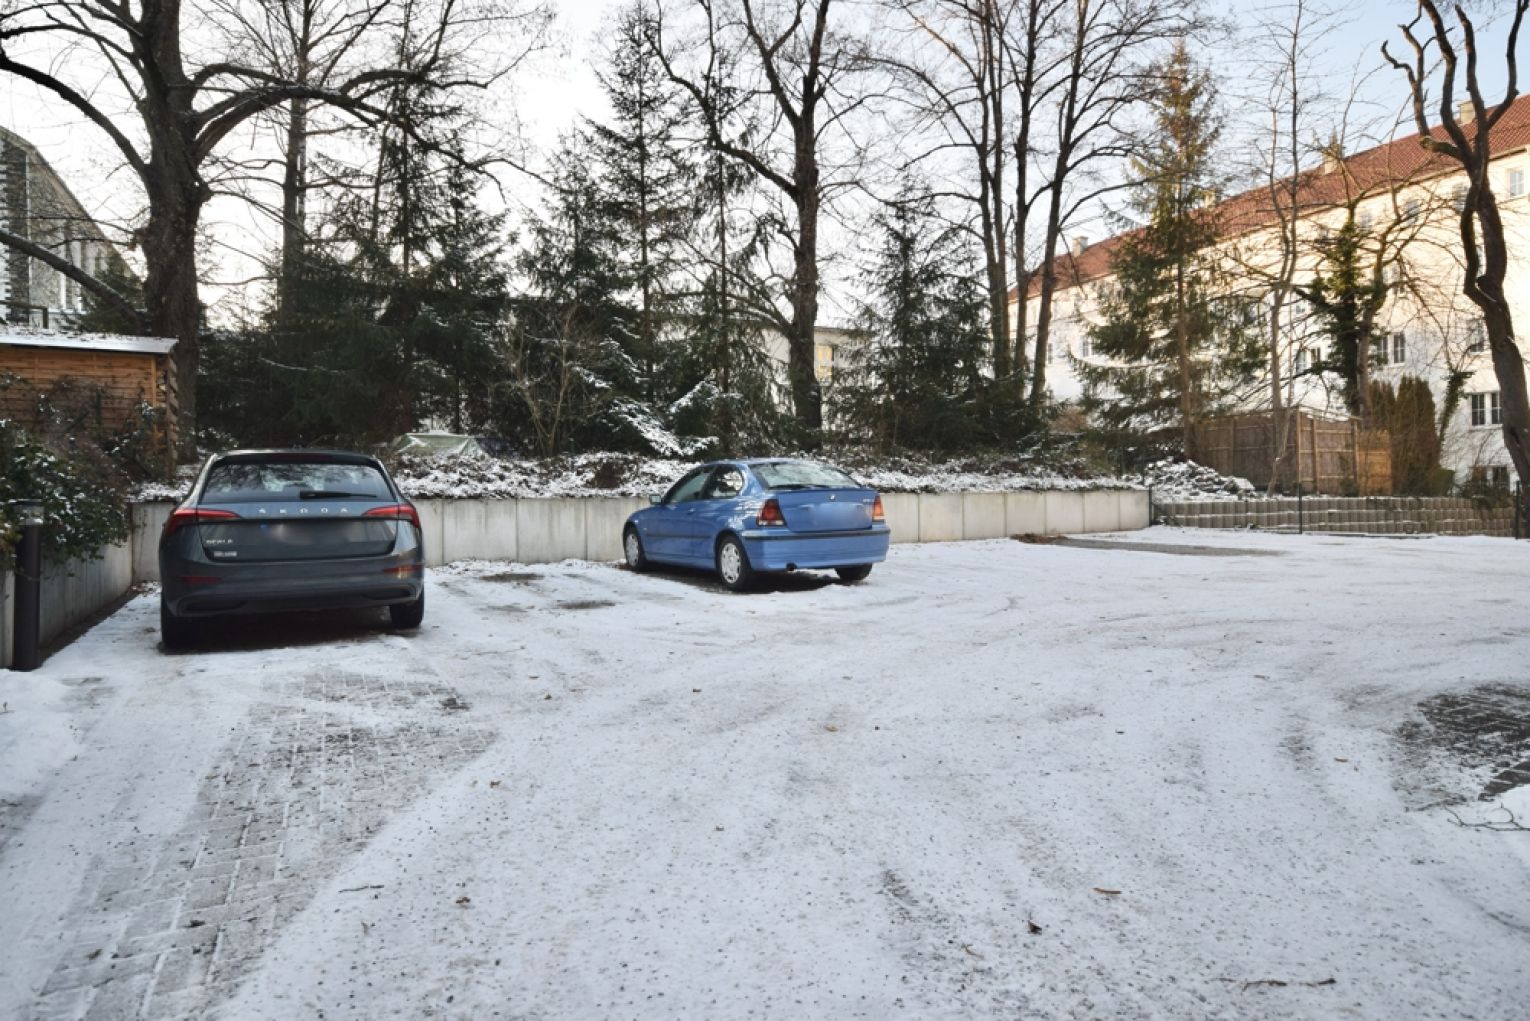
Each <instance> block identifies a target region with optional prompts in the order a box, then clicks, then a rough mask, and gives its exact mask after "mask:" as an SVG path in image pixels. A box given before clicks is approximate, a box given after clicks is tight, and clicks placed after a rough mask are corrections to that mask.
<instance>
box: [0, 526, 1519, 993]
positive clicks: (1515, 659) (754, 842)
mask: <svg viewBox="0 0 1530 1021" xmlns="http://www.w3.org/2000/svg"><path fill="white" fill-rule="evenodd" d="M1091 538H1099V537H1091ZM1104 542H1106V543H1107V544H1108V543H1117V544H1119V546H1120V548H1103V549H1102V548H1094V546H1092V545H1091V546H1090V547H1087V548H1086V547H1074V546H1069V545H1066V544H1065V543H1056V544H1035V545H1033V544H1025V543H1018V542H1012V541H1005V540H1001V541H992V542H979V543H953V544H939V545H925V546H900V547H894V549H893V551H892V554H891V557H890V559H889V560H888V562H887V563H885V564H883V565H881V566H879V567H878V568H877V569H876V571H874V572H873V574H872V576H871V578H870V579H869V580H868V581H867V582H865V583H864V584H862V585H858V586H846V585H839V584H831V583H828V582H827V581H826V580H825V579H823V578H820V577H818V576H811V575H802V576H792V577H789V578H785V579H783V580H780V581H778V582H777V583H775V584H773V585H771V586H769V587H768V588H766V589H765V590H764V591H761V592H757V593H753V594H749V595H744V596H734V595H731V594H728V593H726V592H724V591H722V590H720V589H719V588H718V587H717V586H716V585H715V584H714V583H712V582H711V580H710V579H708V578H707V577H705V576H703V575H700V574H692V573H685V572H674V573H652V574H644V575H634V574H632V573H630V572H627V571H625V570H621V569H619V568H617V567H614V566H610V565H591V564H584V563H578V562H567V563H563V564H556V565H538V566H535V567H523V566H518V565H508V564H490V563H476V564H464V565H457V566H454V567H450V568H445V569H441V570H437V571H433V572H432V573H431V575H430V588H429V610H428V612H427V615H426V626H425V627H424V628H423V629H422V630H421V631H420V632H419V633H417V634H415V635H395V634H389V633H387V632H385V631H383V630H380V628H379V627H378V626H377V625H376V624H374V623H370V622H368V621H366V620H360V621H358V620H357V619H354V618H344V619H332V618H327V617H299V618H294V619H284V618H277V619H274V620H269V621H266V620H262V621H245V622H236V623H232V624H227V625H220V626H219V627H218V628H217V629H216V630H215V633H214V635H213V637H212V639H211V640H210V641H209V643H208V644H207V645H206V646H205V647H204V648H202V649H200V650H198V651H196V652H194V653H191V654H186V655H177V656H166V655H164V654H162V653H160V652H159V651H158V649H157V648H156V645H155V641H156V634H155V623H156V621H155V616H154V612H155V599H154V597H153V596H152V595H146V596H143V597H139V598H137V599H135V600H133V601H132V602H130V603H129V604H128V605H127V606H126V607H125V608H124V609H122V610H121V611H119V612H118V613H117V614H116V615H115V616H113V617H112V618H110V619H109V620H107V621H106V622H104V623H103V624H101V625H99V626H97V627H96V628H95V629H94V630H93V631H91V632H90V633H89V634H88V635H86V636H85V637H84V638H82V639H81V640H79V641H78V642H76V643H75V644H74V645H72V646H70V647H69V648H67V649H65V650H63V651H61V652H59V653H57V654H56V655H54V656H53V657H52V658H51V659H50V660H49V661H48V662H47V663H46V664H45V665H44V666H43V668H42V669H41V670H39V671H38V672H36V673H33V674H25V675H24V674H11V673H0V700H3V701H6V702H8V703H9V705H10V708H11V712H8V713H6V714H3V715H0V776H3V777H6V778H8V779H7V781H6V782H7V786H6V788H5V791H6V793H5V795H4V797H5V798H6V799H8V800H9V801H11V802H12V803H13V806H12V807H11V808H9V809H5V808H0V820H6V821H4V822H3V823H0V840H3V839H5V835H6V834H7V833H9V834H10V837H9V841H8V843H6V844H5V846H4V847H3V849H0V896H3V897H4V898H5V902H6V910H5V911H3V912H0V946H5V947H7V948H8V951H7V953H6V954H5V955H0V1016H7V1017H9V1016H30V1015H32V1014H42V1013H46V1014H48V1015H49V1016H52V1015H53V1014H54V1013H57V1014H58V1015H60V1016H78V1015H79V1014H82V1013H83V1012H84V1011H85V1010H86V1009H88V1007H89V1005H90V1004H91V1002H93V1001H92V1000H91V997H92V996H95V997H97V998H98V999H97V1000H96V1001H94V1002H96V1004H97V1008H98V1009H99V1006H100V999H99V998H102V997H107V996H110V995H113V991H114V990H118V989H120V990H124V991H125V993H131V994H132V996H133V999H132V1001H131V1002H133V1003H134V1004H137V1005H145V1007H144V1009H145V1016H150V1017H155V1016H178V1015H177V1014H176V1013H175V1011H176V1010H188V1009H190V1010H191V1011H193V1012H195V1011H198V1010H206V1009H212V1008H216V1009H217V1011H218V1016H219V1017H222V1018H232V1019H242V1018H252V1019H253V1018H265V1017H288V1016H304V1017H314V1016H320V1015H322V1016H324V1017H328V1018H373V1017H384V1016H403V1017H423V1016H448V1017H465V1018H467V1017H474V1018H476V1017H490V1016H493V1015H494V1014H495V1012H499V1013H501V1014H508V1015H511V1016H525V1017H544V1016H545V1017H588V1016H623V1017H637V1018H650V1017H651V1018H667V1017H716V1018H730V1017H743V1016H747V1015H751V1014H754V1015H760V1016H765V1017H782V1016H790V1017H794V1018H828V1017H832V1018H846V1017H867V1018H883V1017H888V1016H893V1015H904V1016H909V1017H933V1016H939V1017H963V1018H966V1017H1015V1016H1034V1017H1060V1018H1073V1017H1076V1018H1097V1017H1106V1016H1127V1017H1248V1018H1265V1017H1299V1018H1331V1017H1374V1018H1391V1017H1426V1016H1427V1017H1507V1016H1512V1015H1514V1014H1517V1013H1519V1012H1520V1011H1521V1010H1522V1007H1523V1004H1524V1003H1525V1002H1530V971H1527V969H1526V968H1525V962H1526V961H1527V960H1530V902H1527V900H1526V898H1525V897H1524V896H1522V894H1521V893H1520V891H1523V890H1524V889H1525V888H1526V883H1527V880H1530V840H1527V839H1526V838H1525V835H1524V834H1523V833H1520V832H1494V831H1491V830H1487V829H1481V828H1469V827H1464V826H1462V825H1459V824H1458V823H1457V821H1456V817H1459V819H1460V820H1461V821H1462V822H1467V823H1474V822H1478V821H1488V820H1493V819H1497V820H1503V819H1504V815H1503V812H1502V811H1501V809H1503V808H1508V809H1511V810H1514V811H1515V812H1516V814H1517V815H1518V817H1519V818H1520V819H1521V820H1523V819H1527V818H1530V795H1527V792H1530V788H1519V789H1517V790H1514V791H1511V792H1509V794H1508V795H1506V796H1504V797H1503V798H1502V799H1500V800H1499V801H1496V802H1492V803H1488V802H1477V801H1476V800H1475V791H1476V790H1477V789H1478V788H1479V787H1480V786H1481V784H1482V782H1483V781H1484V779H1485V778H1486V775H1487V774H1488V773H1491V772H1492V769H1491V767H1489V768H1487V769H1486V772H1484V771H1483V769H1481V768H1478V767H1477V765H1476V764H1463V763H1461V762H1458V761H1456V760H1454V759H1452V758H1451V757H1450V755H1449V754H1446V753H1445V752H1443V751H1437V752H1429V753H1427V754H1426V753H1424V752H1421V751H1420V750H1419V747H1418V746H1415V745H1413V744H1410V743H1409V741H1408V740H1406V739H1405V735H1406V734H1407V732H1408V731H1407V727H1408V725H1409V724H1410V723H1415V722H1416V721H1417V720H1418V719H1419V710H1418V706H1419V705H1420V703H1421V702H1422V701H1423V700H1426V699H1430V698H1436V697H1440V696H1453V695H1460V694H1466V693H1470V692H1474V691H1478V690H1480V687H1481V686H1482V685H1484V684H1498V685H1511V686H1513V685H1520V684H1522V683H1523V680H1522V677H1523V675H1522V673H1521V671H1522V669H1523V664H1524V663H1525V661H1526V658H1527V653H1530V631H1527V630H1526V628H1525V624H1524V620H1523V608H1522V602H1523V601H1522V599H1521V598H1520V596H1521V594H1522V592H1523V585H1524V578H1525V576H1526V571H1527V569H1530V545H1515V544H1512V543H1510V542H1508V541H1505V540H1493V539H1482V538H1417V539H1406V540H1403V539H1375V538H1371V539H1367V538H1346V537H1328V536H1284V535H1269V534H1246V533H1239V534H1238V535H1236V536H1235V537H1232V536H1224V535H1220V534H1216V533H1208V532H1205V531H1199V532H1197V531H1177V530H1171V529H1163V528H1155V529H1151V530H1148V531H1143V532H1135V533H1131V534H1129V535H1125V534H1124V535H1120V536H1112V537H1105V538H1104ZM1176 551H1178V552H1183V553H1191V554H1195V555H1176ZM34 730H35V731H39V732H42V733H46V734H51V735H54V736H58V735H63V734H68V735H70V737H69V739H68V741H54V740H51V739H50V740H46V741H44V740H38V739H35V738H32V737H29V736H27V735H29V734H31V733H32V732H33V731H34ZM18 804H19V805H20V807H16V806H17V805H18ZM229 813H234V814H235V816H236V818H237V819H238V820H241V821H239V822H238V823H237V825H236V826H235V827H234V828H233V829H232V830H231V829H229V828H228V825H227V823H226V819H227V818H228V814H229ZM231 832H232V833H234V834H235V836H236V837H239V840H242V843H240V844H239V846H238V847H232V846H231V845H229V844H226V843H219V842H218V840H219V838H220V835H222V836H226V835H227V834H229V833H231ZM235 843H238V841H235ZM246 847H248V848H250V849H251V850H250V853H251V855H252V856H251V857H248V858H246V857H244V856H243V855H244V851H245V848H246ZM224 848H226V849H224ZM230 860H235V861H237V862H238V866H237V872H235V874H233V876H232V879H230V878H229V877H228V876H227V875H226V873H227V872H229V871H230V870H231V869H232V868H233V866H226V864H225V867H223V868H218V867H216V866H218V865H219V863H226V862H228V861H230ZM204 862H210V863H211V864H210V865H204V864H203V863H204ZM262 863H264V864H262ZM256 865H260V867H264V868H267V869H268V871H267V872H265V873H263V874H259V875H257V879H258V881H257V882H256V883H255V884H254V885H253V886H246V885H245V869H246V867H247V866H249V867H251V868H254V867H255V866H256ZM204 870H205V871H209V872H210V877H209V878H208V879H206V880H202V879H195V880H193V879H191V878H181V877H190V876H193V875H194V874H197V873H200V872H202V871H204ZM257 871H258V870H257ZM220 877H221V879H220ZM204 882H205V883H211V884H214V885H215V884H216V883H217V882H223V883H224V884H225V885H226V884H228V883H230V882H231V883H232V886H231V887H230V889H231V890H232V892H231V893H229V894H228V897H229V902H228V904H227V905H223V906H220V905H219V904H216V903H214V904H212V906H208V903H209V901H210V900H212V899H213V898H209V897H207V896H206V893H207V889H208V887H206V886H204V885H197V884H202V883H204ZM1102 891H1119V893H1110V892H1102ZM172 895H173V896H174V897H175V898H181V899H179V900H176V899H172V900H170V901H168V902H166V903H170V904H171V905H172V909H170V913H169V914H167V915H165V916H164V917H165V918H173V919H174V921H173V922H169V921H162V922H161V923H160V924H162V925H166V926H169V928H168V929H167V931H166V932H164V933H156V934H150V935H148V936H144V935H138V936H134V935H133V934H134V933H135V932H137V933H141V932H142V931H143V930H144V928H145V926H149V925H150V923H151V922H152V921H153V919H154V918H156V917H157V916H156V915H155V914H154V911H155V910H158V908H159V907H161V906H162V904H161V903H160V901H159V900H156V898H160V899H163V898H166V897H171V896H172ZM220 896H221V895H220ZM150 902H152V903H150ZM193 922H204V923H205V926H203V927H202V928H196V929H192V928H188V927H189V926H190V925H191V924H192V923H193ZM1028 923H1034V925H1035V926H1037V927H1039V929H1040V931H1039V932H1032V931H1031V929H1030V925H1029V924H1028ZM203 928H206V929H207V931H208V932H209V934H211V933H212V930H213V929H214V928H216V929H217V931H216V940H213V939H212V938H211V935H209V942H207V943H206V944H205V946H206V947H207V948H208V953H209V954H210V955H211V960H212V964H211V972H210V973H206V972H205V969H206V968H207V967H208V965H207V963H206V961H205V960H202V962H201V964H200V967H202V968H203V969H204V971H202V972H198V971H195V970H193V971H191V972H189V974H193V975H194V976H195V975H200V976H202V977H201V978H198V979H195V980H194V981H191V980H186V979H185V974H188V972H183V971H177V970H176V969H178V968H181V967H183V966H184V965H186V964H187V962H191V961H193V960H196V959H194V958H192V957H189V956H186V955H187V953H188V952H187V951H186V950H184V949H173V948H174V947H178V946H179V944H178V943H176V942H175V940H177V939H181V938H190V937H188V934H191V935H192V936H194V935H195V934H196V933H200V932H202V931H203ZM156 941H159V942H156ZM140 945H142V946H147V947H148V948H149V949H148V950H146V951H144V953H152V954H157V955H159V956H158V957H156V958H155V966H154V968H153V970H151V971H146V972H134V973H132V974H130V975H128V976H127V977H121V978H117V979H114V980H113V981H111V982H106V983H104V984H101V980H100V978H99V974H97V972H93V971H92V969H93V968H95V969H104V967H105V962H107V961H111V962H113V963H112V966H113V967H123V968H126V964H125V963H124V962H127V963H130V962H132V961H134V960H138V959H140V957H141V955H140V957H133V956H131V953H132V952H133V951H134V950H135V948H137V947H139V946H140ZM165 947H172V949H164V948H165ZM95 950H105V951H106V953H105V954H104V955H102V956H101V957H99V958H98V959H97V958H91V960H92V961H93V962H94V963H92V964H90V965H83V964H82V962H83V961H84V960H85V959H86V955H88V954H89V953H91V952H92V951H95ZM118 955H121V956H118ZM177 955H180V956H177ZM129 970H130V969H129ZM104 973H105V972H104V971H102V972H101V974H104ZM77 975H78V976H79V978H78V979H77V978H76V977H75V976H77ZM92 975H96V980H95V981H96V982H97V984H95V985H89V984H87V985H86V986H84V987H83V988H80V987H72V986H71V985H70V983H71V982H76V981H81V982H83V981H86V980H88V979H90V978H91V976H92ZM167 975H168V976H175V981H173V982H169V983H168V987H167V991H161V989H160V985H162V984H165V983H166V982H167V980H166V976H167ZM1330 979H1331V980H1332V981H1331V982H1330V981H1329V980H1330ZM187 981H191V985H190V986H186V985H185V983H186V982H187ZM133 983H139V984H137V985H134V984H133ZM151 983H158V984H154V985H153V988H152V990H151V988H150V985H151ZM1275 983H1282V984H1275ZM44 990H47V991H46V992H45V991H44ZM69 996H75V997H77V999H67V998H66V997H69ZM177 997H179V999H178V998H177ZM188 1004H189V1005H190V1007H189V1008H188ZM71 1005H73V1006H71ZM43 1008H47V1009H43ZM172 1008H173V1009H172Z"/></svg>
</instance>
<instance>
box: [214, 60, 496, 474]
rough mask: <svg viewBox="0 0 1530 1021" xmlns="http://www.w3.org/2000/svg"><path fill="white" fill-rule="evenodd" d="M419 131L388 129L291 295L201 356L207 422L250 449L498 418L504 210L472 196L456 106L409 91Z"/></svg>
mask: <svg viewBox="0 0 1530 1021" xmlns="http://www.w3.org/2000/svg"><path fill="white" fill-rule="evenodd" d="M390 104H391V108H392V109H393V111H394V112H395V114H396V116H397V117H398V120H397V121H395V122H393V123H395V124H399V123H406V122H407V123H408V124H409V125H410V127H409V129H408V130H403V129H399V128H396V127H394V128H389V129H387V130H386V131H385V132H384V133H383V135H382V136H381V137H380V138H379V139H378V149H377V157H376V164H375V169H374V173H373V187H372V188H371V189H370V191H369V192H367V193H364V194H356V193H352V194H347V195H345V196H342V197H341V198H340V199H339V200H337V201H336V202H335V203H334V205H333V207H332V208H331V209H330V210H329V211H328V215H327V216H326V217H325V220H324V223H325V230H324V231H323V232H322V233H321V234H319V236H317V237H316V238H315V239H314V240H313V241H312V242H311V243H310V244H308V245H305V247H304V253H303V257H302V259H301V260H298V261H296V263H295V264H293V263H290V262H289V264H288V266H287V271H288V273H289V276H288V284H287V287H286V288H285V289H284V291H283V295H282V300H280V301H279V302H278V301H275V300H273V302H272V304H271V307H270V308H269V309H268V310H267V311H266V313H265V315H264V316H263V317H262V320H261V321H260V322H258V323H256V324H254V326H253V327H252V328H250V329H247V330H245V331H241V332H240V333H237V334H235V335H233V336H230V337H228V338H227V339H226V342H225V343H221V344H218V345H211V346H209V348H208V351H207V356H206V358H205V359H204V377H203V386H204V394H206V395H208V399H207V400H205V401H204V415H203V418H204V421H207V422H208V423H209V424H211V425H213V426H215V427H216V428H218V429H219V430H220V431H221V432H223V433H226V434H228V436H229V437H230V438H231V439H233V440H235V441H237V442H241V443H259V444H270V445H286V444H291V443H306V444H314V443H337V444H369V443H377V442H383V441H387V440H390V439H392V438H393V437H395V436H397V435H398V434H400V433H402V432H407V431H411V430H413V429H416V428H418V427H419V426H421V425H422V424H431V425H438V426H445V427H448V428H454V429H461V430H464V431H477V430H478V429H480V428H482V427H483V426H484V425H485V424H486V421H487V419H488V417H489V415H490V412H491V409H490V402H491V399H492V398H493V389H492V382H493V379H494V377H495V376H496V375H497V374H499V370H498V369H496V368H495V366H497V365H498V364H499V362H500V359H501V357H502V356H501V354H500V351H499V339H498V338H499V334H500V332H501V321H502V319H503V318H504V314H505V309H506V305H507V296H506V283H505V273H504V270H503V268H502V259H501V257H502V253H503V248H504V233H505V228H504V224H503V220H502V218H501V217H499V216H496V215H489V214H486V213H484V212H483V211H482V210H481V209H480V208H479V207H478V206H477V204H476V191H477V189H476V187H475V182H474V177H473V173H472V171H471V170H470V168H468V167H467V166H466V165H465V163H464V161H463V159H462V157H461V154H460V153H458V152H457V151H456V150H455V149H454V148H453V144H452V138H453V135H454V133H455V130H456V127H457V125H458V123H459V121H460V117H459V116H458V113H457V111H455V110H452V109H449V108H443V107H439V106H436V105H433V103H432V102H431V101H430V100H429V99H428V97H422V96H417V95H415V94H414V93H413V92H412V90H411V89H410V88H408V87H405V88H401V89H400V90H398V93H397V94H396V95H395V96H393V97H392V99H391V101H390Z"/></svg>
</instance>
